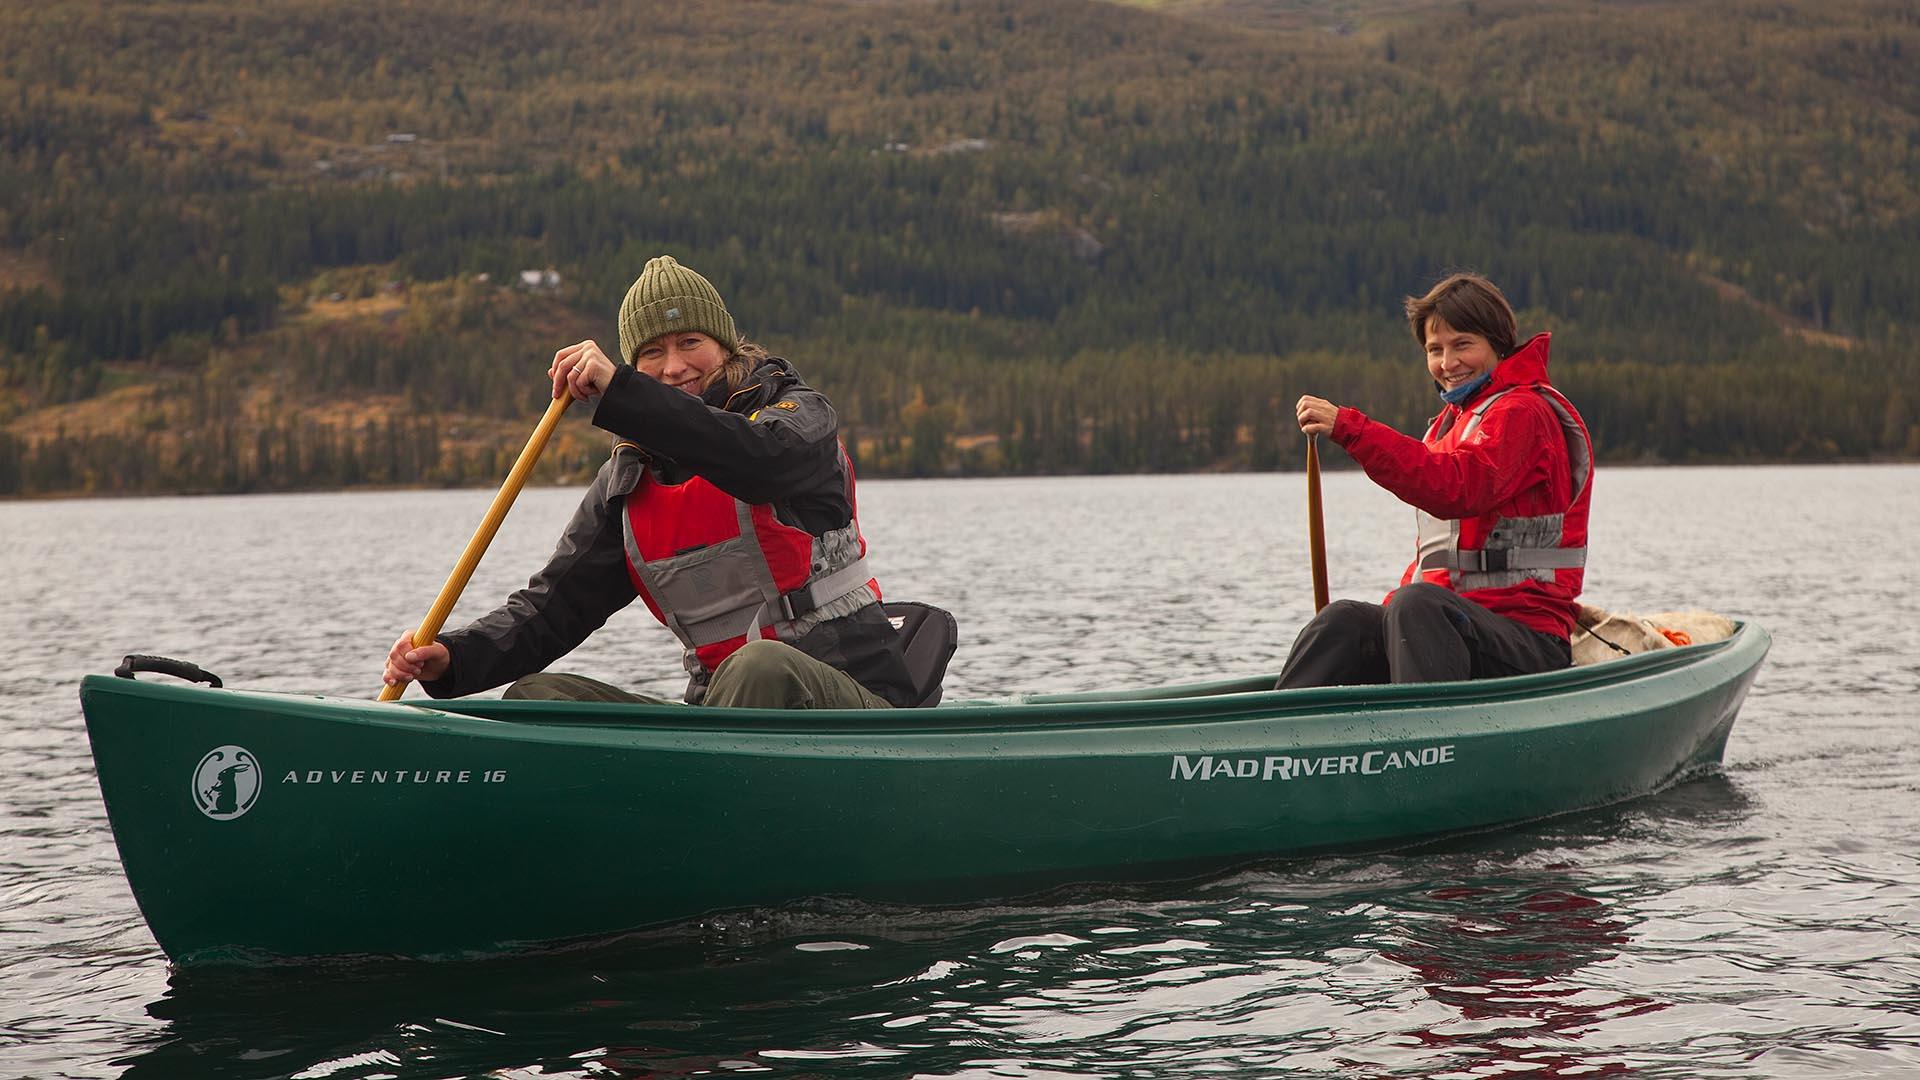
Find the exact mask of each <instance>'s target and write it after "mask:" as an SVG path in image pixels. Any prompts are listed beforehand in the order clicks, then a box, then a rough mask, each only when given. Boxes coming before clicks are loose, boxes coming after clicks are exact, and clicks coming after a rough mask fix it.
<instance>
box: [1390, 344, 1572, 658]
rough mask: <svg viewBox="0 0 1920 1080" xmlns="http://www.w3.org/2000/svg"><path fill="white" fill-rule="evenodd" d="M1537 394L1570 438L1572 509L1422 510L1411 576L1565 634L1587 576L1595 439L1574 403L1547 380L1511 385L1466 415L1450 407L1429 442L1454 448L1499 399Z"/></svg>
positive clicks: (1430, 433)
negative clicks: (1545, 617)
mask: <svg viewBox="0 0 1920 1080" xmlns="http://www.w3.org/2000/svg"><path fill="white" fill-rule="evenodd" d="M1534 393H1537V394H1539V395H1540V398H1541V400H1543V401H1545V402H1546V404H1547V405H1548V406H1549V407H1550V408H1551V409H1552V410H1553V413H1554V415H1555V416H1556V417H1558V418H1559V422H1560V423H1559V427H1560V432H1561V435H1562V437H1563V438H1565V440H1566V448H1567V464H1568V468H1569V471H1570V473H1571V477H1570V486H1569V487H1568V491H1569V492H1570V502H1569V504H1568V506H1567V508H1566V509H1565V510H1564V511H1562V512H1558V513H1544V514H1522V513H1516V512H1515V511H1516V509H1517V508H1516V507H1515V506H1513V505H1511V504H1509V505H1506V506H1499V507H1495V508H1493V509H1491V510H1489V511H1487V512H1485V513H1482V514H1476V515H1474V516H1473V517H1469V518H1464V519H1460V520H1451V521H1450V520H1445V519H1442V518H1438V517H1435V516H1434V515H1432V514H1429V513H1427V512H1425V511H1423V510H1416V511H1415V515H1416V518H1417V520H1418V522H1419V546H1418V553H1417V554H1416V556H1415V559H1414V566H1413V567H1412V568H1411V569H1410V570H1409V574H1408V577H1409V580H1413V575H1414V574H1418V575H1419V578H1418V580H1424V581H1429V582H1432V583H1433V584H1435V585H1440V586H1443V587H1445V588H1449V589H1452V590H1454V591H1455V592H1458V593H1462V594H1469V593H1471V594H1473V595H1472V596H1471V597H1470V598H1471V599H1472V600H1474V601H1475V602H1476V603H1479V604H1480V605H1482V606H1483V607H1486V608H1487V609H1488V610H1490V611H1494V612H1498V613H1500V614H1503V615H1507V616H1509V617H1511V618H1515V619H1517V620H1519V621H1520V622H1522V623H1524V624H1526V625H1528V626H1531V627H1533V628H1534V629H1536V630H1541V631H1544V632H1558V633H1560V634H1562V635H1565V634H1566V633H1568V631H1569V630H1570V628H1571V625H1572V621H1573V606H1574V602H1575V598H1576V597H1578V596H1579V595H1580V589H1581V586H1582V584H1583V583H1584V580H1585V577H1586V571H1585V567H1586V563H1587V510H1588V505H1589V503H1590V502H1591V501H1592V495H1593V440H1592V437H1591V436H1589V435H1588V434H1587V425H1586V422H1585V421H1584V420H1582V419H1581V418H1580V414H1579V413H1578V412H1576V411H1575V410H1574V408H1573V403H1572V402H1570V401H1568V400H1567V399H1566V397H1565V396H1564V395H1562V394H1561V393H1560V392H1559V391H1558V390H1555V389H1554V388H1553V387H1552V386H1550V385H1548V384H1546V383H1545V382H1535V383H1527V384H1522V385H1518V386H1508V387H1506V388H1504V389H1500V390H1497V391H1495V392H1494V393H1490V394H1488V395H1486V397H1484V398H1483V399H1481V401H1480V402H1478V403H1477V404H1476V405H1475V406H1474V407H1473V408H1471V409H1468V410H1466V411H1464V412H1452V411H1451V410H1449V412H1452V415H1451V417H1449V416H1448V413H1445V412H1443V413H1442V414H1441V416H1440V417H1438V418H1436V419H1435V420H1434V423H1433V426H1432V427H1430V428H1428V430H1427V435H1426V438H1425V440H1424V441H1425V443H1426V444H1427V445H1428V446H1429V447H1432V448H1434V449H1436V450H1452V449H1454V448H1456V447H1458V446H1460V445H1461V444H1463V443H1465V442H1467V441H1468V440H1469V439H1471V438H1473V436H1474V433H1475V432H1477V431H1478V430H1479V429H1480V424H1481V421H1482V420H1484V419H1485V417H1486V415H1487V412H1488V411H1489V410H1490V409H1492V408H1493V406H1494V404H1495V403H1496V402H1498V401H1500V400H1501V399H1502V398H1504V397H1506V396H1507V395H1509V394H1534ZM1443 424H1445V425H1446V426H1445V428H1444V429H1443V428H1442V425H1443ZM1543 607H1544V608H1549V609H1552V610H1553V613H1554V616H1555V617H1554V618H1553V619H1552V620H1551V623H1550V624H1543V623H1542V622H1541V621H1540V614H1538V612H1540V609H1541V608H1543ZM1562 608H1564V609H1565V610H1564V612H1562V611H1561V610H1560V609H1562Z"/></svg>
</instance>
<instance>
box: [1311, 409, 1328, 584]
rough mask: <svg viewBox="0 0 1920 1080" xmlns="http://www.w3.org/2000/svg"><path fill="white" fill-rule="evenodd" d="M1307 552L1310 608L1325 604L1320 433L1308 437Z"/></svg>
mask: <svg viewBox="0 0 1920 1080" xmlns="http://www.w3.org/2000/svg"><path fill="white" fill-rule="evenodd" d="M1307 553H1308V558H1309V561H1311V563H1312V564H1313V610H1314V613H1315V614H1318V613H1319V612H1320V610H1321V609H1322V608H1324V607H1326V606H1327V523H1326V516H1325V515H1324V514H1323V513H1322V512H1321V509H1320V436H1318V435H1309V436H1307Z"/></svg>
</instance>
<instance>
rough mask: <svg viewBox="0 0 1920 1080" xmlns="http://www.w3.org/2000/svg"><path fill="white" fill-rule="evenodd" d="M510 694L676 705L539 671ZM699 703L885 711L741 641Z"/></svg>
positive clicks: (785, 649) (772, 644) (774, 644)
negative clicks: (741, 643)
mask: <svg viewBox="0 0 1920 1080" xmlns="http://www.w3.org/2000/svg"><path fill="white" fill-rule="evenodd" d="M505 696H507V697H509V698H518V699H532V700H539V701H625V702H644V703H646V704H650V705H667V704H679V703H678V702H670V701H668V700H667V699H666V698H660V697H653V696H651V695H648V694H636V693H633V692H632V691H629V690H622V689H620V688H619V687H617V686H609V685H608V684H606V683H603V682H600V681H599V680H597V679H589V678H587V677H586V676H584V675H569V674H566V673H564V672H553V673H547V672H541V673H540V674H537V675H529V676H527V677H526V678H524V679H520V680H519V681H517V682H515V683H514V684H513V685H512V686H509V687H507V692H506V695H505ZM701 704H703V705H713V706H717V707H720V708H732V709H887V708H891V707H892V706H890V705H889V704H887V700H886V699H885V698H883V697H880V696H879V695H878V694H875V693H874V692H873V691H871V690H869V689H867V688H866V687H864V686H861V685H860V684H859V683H858V682H855V681H854V679H853V676H851V675H848V674H847V673H846V672H844V671H841V670H840V669H839V668H836V667H834V666H833V665H831V664H824V663H821V662H820V661H818V660H815V659H814V658H813V657H811V656H808V655H807V654H806V653H803V652H801V651H800V650H799V649H796V648H794V647H793V646H791V645H788V644H787V643H786V642H784V641H770V640H765V639H761V640H756V641H749V642H747V643H746V644H745V645H742V646H741V647H740V648H739V649H738V650H737V651H735V652H734V654H733V655H732V656H729V657H727V658H726V659H725V660H723V661H721V663H720V666H719V667H718V668H716V669H714V672H713V682H712V683H711V684H710V685H709V686H708V687H707V699H706V700H705V701H703V702H701Z"/></svg>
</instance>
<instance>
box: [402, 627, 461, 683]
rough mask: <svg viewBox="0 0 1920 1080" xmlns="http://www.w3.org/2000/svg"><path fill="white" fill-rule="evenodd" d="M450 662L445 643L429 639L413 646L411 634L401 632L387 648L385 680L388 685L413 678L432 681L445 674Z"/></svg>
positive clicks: (408, 681) (450, 655) (411, 680)
mask: <svg viewBox="0 0 1920 1080" xmlns="http://www.w3.org/2000/svg"><path fill="white" fill-rule="evenodd" d="M451 663H453V656H452V654H450V653H448V652H447V647H446V646H445V645H442V644H440V643H439V642H437V641H430V642H428V643H427V644H425V645H421V646H418V647H415V645H414V644H413V635H412V634H401V635H400V640H399V641H396V642H394V643H393V648H391V649H388V650H387V671H386V675H385V682H386V684H387V685H388V686H405V685H407V684H408V683H410V682H413V681H414V680H415V679H420V680H423V681H425V682H432V681H433V680H435V679H438V678H439V677H440V676H442V675H445V674H446V673H447V666H448V665H449V664H451Z"/></svg>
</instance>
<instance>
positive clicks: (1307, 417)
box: [1293, 394, 1340, 435]
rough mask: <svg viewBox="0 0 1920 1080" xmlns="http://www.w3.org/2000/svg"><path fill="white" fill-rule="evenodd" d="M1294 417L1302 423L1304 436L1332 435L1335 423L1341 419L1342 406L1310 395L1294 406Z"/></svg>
mask: <svg viewBox="0 0 1920 1080" xmlns="http://www.w3.org/2000/svg"><path fill="white" fill-rule="evenodd" d="M1293 415H1294V418H1295V419H1297V420H1299V421H1300V431H1301V433H1302V434H1306V435H1332V434H1333V422H1334V421H1335V420H1338V419H1339V418H1340V406H1338V405H1335V404H1334V403H1333V402H1331V401H1328V400H1327V399H1326V398H1317V397H1314V396H1312V395H1311V394H1309V395H1307V396H1305V397H1302V398H1301V399H1300V400H1299V402H1298V403H1296V404H1295V405H1294V407H1293Z"/></svg>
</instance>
